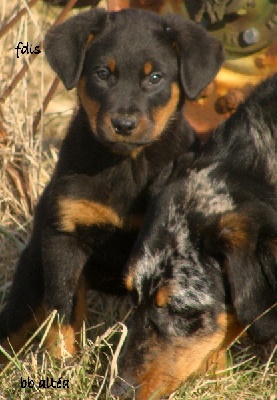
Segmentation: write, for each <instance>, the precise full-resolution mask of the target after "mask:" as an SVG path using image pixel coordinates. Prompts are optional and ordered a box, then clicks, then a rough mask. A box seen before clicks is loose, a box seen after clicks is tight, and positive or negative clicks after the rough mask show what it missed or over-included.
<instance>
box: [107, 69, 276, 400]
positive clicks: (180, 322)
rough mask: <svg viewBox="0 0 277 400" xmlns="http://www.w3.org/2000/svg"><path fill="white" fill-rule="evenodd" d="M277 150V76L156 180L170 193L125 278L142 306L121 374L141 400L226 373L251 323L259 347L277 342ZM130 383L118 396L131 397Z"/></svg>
mask: <svg viewBox="0 0 277 400" xmlns="http://www.w3.org/2000/svg"><path fill="white" fill-rule="evenodd" d="M276 150H277V75H275V76H273V77H272V78H269V79H268V80H267V81H265V82H263V83H262V84H260V85H259V86H258V87H257V88H256V90H255V91H254V92H253V94H252V95H251V96H250V97H249V99H248V100H247V101H246V102H245V104H243V105H241V106H240V107H239V109H238V110H237V112H236V113H235V114H234V115H233V116H232V117H231V118H230V119H229V120H228V121H227V122H226V123H225V124H224V125H223V126H221V127H220V128H219V129H218V130H217V131H216V132H215V134H214V136H213V138H212V139H211V142H210V143H209V144H208V146H207V148H206V149H205V151H204V152H203V154H202V155H201V156H200V158H199V159H198V160H196V161H195V162H194V163H193V165H192V167H191V168H190V169H189V170H187V166H186V164H185V165H184V164H183V163H184V161H183V160H182V159H180V160H179V161H178V163H174V164H173V167H172V168H169V167H167V168H165V170H164V171H163V172H162V173H161V176H160V178H159V179H156V186H157V187H156V189H155V191H156V192H158V191H159V186H162V185H164V187H163V188H162V189H161V190H160V193H158V194H155V195H154V199H153V202H152V204H151V203H150V204H149V209H148V212H147V214H146V216H145V222H144V225H143V227H142V228H141V231H140V234H139V238H138V241H137V243H136V244H135V247H134V250H133V253H132V256H131V260H130V263H129V267H128V270H127V273H126V286H127V288H128V289H129V290H130V292H131V293H132V295H133V297H134V299H135V302H136V304H137V307H136V310H135V312H134V315H133V319H132V321H131V322H130V326H129V332H128V336H127V342H126V344H125V348H124V350H123V355H122V358H121V362H120V368H119V375H120V376H121V377H122V378H123V379H124V380H125V381H127V382H129V384H131V385H133V386H135V387H137V391H136V399H138V400H148V399H149V398H150V397H151V396H153V397H151V399H152V398H153V399H160V398H161V397H163V396H165V395H167V394H169V393H170V392H172V391H173V390H175V389H177V388H178V386H179V385H180V384H181V383H182V382H184V381H185V380H186V379H188V378H189V377H190V376H192V375H194V374H195V373H197V372H202V371H205V370H206V369H207V368H209V367H212V366H214V367H215V368H216V367H217V368H221V367H222V366H223V365H222V364H224V363H222V361H224V353H225V350H226V348H227V347H228V345H229V344H230V343H231V342H232V341H233V340H234V339H235V338H236V337H237V335H238V334H239V333H240V332H241V331H242V329H243V328H245V327H247V326H248V325H249V324H250V327H249V329H248V334H249V335H250V336H251V337H252V338H253V339H254V340H255V341H257V342H261V341H267V340H269V339H271V338H272V337H274V335H276V334H277V303H276V302H277V155H276ZM158 183H159V185H158ZM274 304H275V306H274ZM263 313H264V315H262V314H263ZM218 357H219V358H218ZM220 357H221V358H220ZM213 363H214V365H213ZM124 380H122V381H120V380H119V381H118V383H117V385H115V388H114V392H115V393H117V394H123V393H124V392H125V391H127V390H128V385H127V384H126V383H124ZM129 389H130V386H129Z"/></svg>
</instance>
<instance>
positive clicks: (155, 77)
mask: <svg viewBox="0 0 277 400" xmlns="http://www.w3.org/2000/svg"><path fill="white" fill-rule="evenodd" d="M162 78H163V76H162V74H161V73H160V72H153V74H151V75H150V76H149V83H150V84H151V85H157V84H158V83H160V81H161V80H162Z"/></svg>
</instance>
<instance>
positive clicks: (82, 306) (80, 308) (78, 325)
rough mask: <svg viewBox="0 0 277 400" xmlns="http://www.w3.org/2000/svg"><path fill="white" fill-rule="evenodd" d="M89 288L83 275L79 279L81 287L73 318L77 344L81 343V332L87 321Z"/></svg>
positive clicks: (78, 291)
mask: <svg viewBox="0 0 277 400" xmlns="http://www.w3.org/2000/svg"><path fill="white" fill-rule="evenodd" d="M86 294H87V288H86V282H85V277H84V275H83V274H81V276H80V279H79V285H78V289H77V293H76V303H75V307H74V317H73V329H74V331H75V336H76V340H77V343H81V332H82V328H83V323H84V321H86V320H87V316H88V311H87V296H86Z"/></svg>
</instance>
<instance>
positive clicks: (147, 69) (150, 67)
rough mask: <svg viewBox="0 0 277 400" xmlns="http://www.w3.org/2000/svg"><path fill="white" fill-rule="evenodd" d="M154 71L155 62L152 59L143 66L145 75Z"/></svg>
mask: <svg viewBox="0 0 277 400" xmlns="http://www.w3.org/2000/svg"><path fill="white" fill-rule="evenodd" d="M152 71H153V64H152V63H151V61H147V62H146V63H145V64H144V66H143V72H144V74H145V75H149V74H150V73H151V72H152Z"/></svg>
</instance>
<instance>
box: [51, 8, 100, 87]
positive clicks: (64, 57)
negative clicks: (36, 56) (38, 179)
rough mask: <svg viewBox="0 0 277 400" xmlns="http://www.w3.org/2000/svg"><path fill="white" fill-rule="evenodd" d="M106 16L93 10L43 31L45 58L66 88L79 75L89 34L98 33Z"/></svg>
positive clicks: (74, 81) (73, 83) (72, 84)
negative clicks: (46, 31) (45, 31)
mask: <svg viewBox="0 0 277 400" xmlns="http://www.w3.org/2000/svg"><path fill="white" fill-rule="evenodd" d="M106 18H107V13H106V11H105V10H104V9H101V8H99V9H93V10H90V11H87V12H85V13H82V14H79V15H76V16H75V17H72V18H70V19H68V20H67V21H65V22H63V23H61V24H59V25H54V26H53V27H52V28H51V29H50V30H49V31H48V33H47V34H46V37H45V41H44V49H45V53H46V57H47V59H48V62H49V64H50V65H51V67H52V68H53V70H54V71H55V72H56V73H57V74H58V76H59V77H60V79H61V80H62V81H63V83H64V85H65V87H66V88H67V89H68V90H69V89H72V88H73V87H74V86H75V85H76V83H77V82H78V80H79V78H80V75H81V72H82V68H83V62H84V59H85V53H86V47H87V42H88V39H89V35H90V34H92V35H94V34H96V33H98V32H100V31H101V30H102V29H103V27H104V25H105V22H106Z"/></svg>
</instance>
